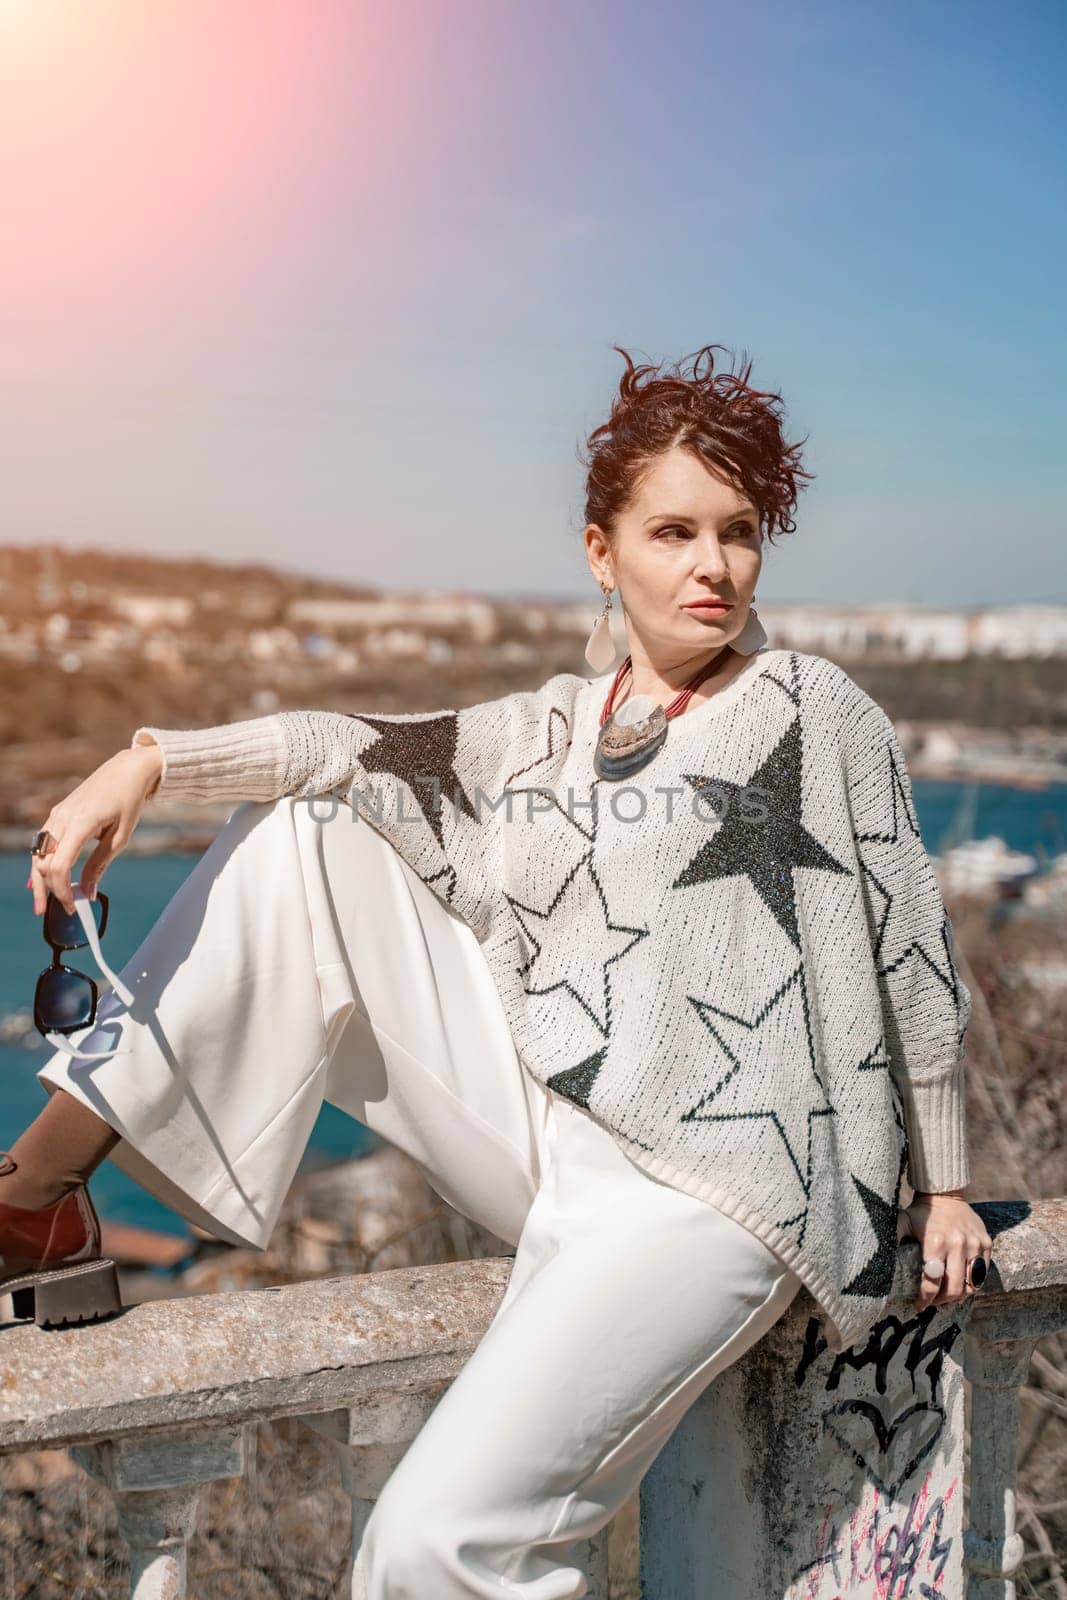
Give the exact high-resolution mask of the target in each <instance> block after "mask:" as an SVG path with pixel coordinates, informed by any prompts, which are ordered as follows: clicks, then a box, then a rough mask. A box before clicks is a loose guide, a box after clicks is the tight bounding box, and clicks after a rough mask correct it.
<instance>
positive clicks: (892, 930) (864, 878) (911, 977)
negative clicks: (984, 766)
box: [848, 695, 971, 1193]
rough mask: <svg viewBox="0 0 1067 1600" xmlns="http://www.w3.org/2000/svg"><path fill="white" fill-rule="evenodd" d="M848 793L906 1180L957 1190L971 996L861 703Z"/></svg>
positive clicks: (916, 839) (878, 722) (882, 716)
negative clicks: (896, 1097)
mask: <svg viewBox="0 0 1067 1600" xmlns="http://www.w3.org/2000/svg"><path fill="white" fill-rule="evenodd" d="M848 790H849V802H850V806H851V812H852V822H853V833H854V839H855V844H856V850H857V854H858V858H859V862H860V882H861V885H862V890H863V898H864V904H865V909H866V915H867V920H868V926H869V929H870V936H871V948H872V951H873V954H874V960H875V967H876V971H877V974H878V984H879V989H880V992H881V996H882V1007H883V1015H884V1023H885V1043H886V1048H887V1051H888V1059H889V1071H890V1073H891V1076H892V1078H893V1080H894V1083H895V1084H896V1087H897V1089H898V1091H899V1095H900V1102H901V1109H902V1111H903V1116H904V1124H905V1132H906V1136H907V1144H908V1179H909V1182H910V1183H911V1185H912V1187H913V1188H914V1189H916V1190H922V1191H924V1192H927V1193H938V1192H941V1191H943V1190H947V1189H961V1188H964V1187H965V1186H966V1184H967V1183H968V1182H969V1179H970V1160H969V1152H968V1147H967V1129H966V1105H965V1081H964V1037H965V1034H966V1030H967V1024H968V1021H969V1018H970V1011H971V996H970V991H969V990H968V989H967V988H966V986H965V985H964V983H963V981H962V979H961V978H960V976H959V973H958V972H957V970H956V961H955V948H954V943H953V931H952V924H951V921H950V920H949V916H948V913H947V911H946V909H945V902H944V898H943V896H942V892H941V888H940V885H939V883H938V879H937V876H936V874H935V872H934V868H933V863H932V862H931V860H930V857H929V856H928V854H927V852H926V849H925V847H924V845H923V841H922V836H921V834H920V832H919V824H918V818H917V816H916V812H915V802H914V798H913V795H912V785H911V777H910V774H909V772H908V768H907V763H906V761H905V758H904V753H903V750H902V749H901V746H900V741H899V739H898V737H897V733H896V730H895V728H894V727H893V724H892V722H891V721H890V719H889V717H888V716H887V715H886V713H885V712H884V711H883V710H882V708H881V706H879V705H878V704H877V703H876V702H875V701H874V700H872V699H871V698H870V697H869V696H867V695H862V697H861V701H860V704H859V706H858V708H857V709H856V711H855V713H854V715H853V719H852V723H851V727H850V739H849V750H848Z"/></svg>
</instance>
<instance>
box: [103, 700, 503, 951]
mask: <svg viewBox="0 0 1067 1600" xmlns="http://www.w3.org/2000/svg"><path fill="white" fill-rule="evenodd" d="M519 698H522V697H520V696H514V695H504V696H502V697H501V698H499V699H497V700H489V701H483V702H482V703H480V704H478V705H474V706H470V707H468V708H466V709H464V710H460V711H449V710H444V711H433V712H428V713H420V712H415V713H404V714H400V715H384V714H377V713H370V712H366V713H363V712H360V713H352V712H339V711H316V710H298V711H279V712H273V713H271V714H270V715H268V716H263V717H252V718H250V719H248V720H247V721H238V722H228V723H222V724H220V725H219V726H217V727H211V728H161V727H148V726H146V727H140V728H138V729H137V730H136V732H135V733H134V735H133V737H132V739H131V741H130V743H131V747H132V746H136V745H143V744H147V743H149V742H153V741H154V742H155V743H156V744H158V745H159V746H160V748H161V750H162V755H163V769H162V774H161V777H160V780H159V782H158V784H157V785H156V788H155V789H154V790H153V792H152V795H151V796H150V803H151V801H156V800H170V799H173V800H180V801H189V802H193V803H196V802H216V801H218V802H239V801H244V800H253V801H270V800H276V799H280V798H281V797H282V796H285V795H300V796H305V797H309V796H316V795H318V796H324V795H333V796H335V797H338V798H339V799H341V800H344V801H347V802H348V804H349V805H351V806H352V808H353V810H354V811H355V813H356V816H355V818H354V819H353V820H354V821H355V822H356V823H359V822H362V821H363V820H364V819H366V821H367V822H368V823H370V824H371V825H372V826H374V827H375V828H377V829H378V831H379V832H381V833H383V834H385V836H386V837H387V838H388V839H389V841H390V843H391V844H393V845H394V846H395V848H396V849H397V850H398V851H399V853H400V854H401V855H402V856H403V857H404V859H405V860H406V861H407V862H408V864H409V865H410V866H412V867H413V868H414V870H415V871H416V872H417V873H418V875H419V876H420V877H421V878H422V879H423V881H424V882H425V883H427V884H428V886H429V887H430V888H431V889H433V890H434V892H435V893H436V894H437V895H438V896H439V898H441V899H442V900H444V901H445V902H446V904H448V905H449V906H451V907H452V909H454V910H455V911H457V912H458V913H459V914H460V915H461V916H462V917H463V918H464V920H466V921H468V922H469V923H470V924H471V925H472V926H473V927H474V929H475V932H476V933H478V934H479V937H481V936H483V935H484V932H485V930H486V927H487V918H488V902H489V896H490V885H491V884H492V882H493V881H495V878H496V877H497V876H498V874H496V873H495V870H494V863H495V861H496V856H497V853H498V851H499V849H500V842H499V834H500V828H499V816H498V814H497V807H496V805H495V802H497V800H498V786H499V785H500V784H501V783H502V781H503V775H504V774H505V770H506V759H507V752H508V749H509V747H510V743H511V728H512V723H513V702H514V701H515V700H516V699H519ZM327 814H328V813H327V810H326V807H325V804H324V803H321V802H320V805H319V807H318V808H316V815H319V816H321V818H322V820H325V818H326V815H327Z"/></svg>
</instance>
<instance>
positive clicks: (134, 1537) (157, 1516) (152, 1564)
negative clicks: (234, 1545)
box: [70, 1426, 254, 1600]
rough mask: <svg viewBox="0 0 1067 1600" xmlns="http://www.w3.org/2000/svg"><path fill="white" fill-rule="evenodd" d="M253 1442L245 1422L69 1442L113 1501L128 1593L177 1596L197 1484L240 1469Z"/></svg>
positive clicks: (147, 1598)
mask: <svg viewBox="0 0 1067 1600" xmlns="http://www.w3.org/2000/svg"><path fill="white" fill-rule="evenodd" d="M253 1449H254V1436H253V1434H252V1433H251V1429H250V1427H248V1426H242V1427H239V1428H226V1429H219V1430H217V1431H216V1430H202V1431H198V1432H196V1433H188V1432H183V1433H181V1434H178V1433H170V1434H164V1433H161V1434H158V1435H156V1436H153V1437H151V1438H147V1439H108V1440H105V1441H104V1442H103V1443H102V1444H96V1445H74V1446H72V1448H71V1452H70V1453H71V1456H72V1457H73V1459H74V1460H75V1461H76V1462H77V1463H78V1465H79V1466H80V1467H81V1468H82V1469H83V1470H84V1471H85V1472H87V1473H88V1474H89V1475H90V1477H92V1478H95V1479H96V1480H97V1481H98V1482H99V1483H102V1484H104V1485H105V1487H106V1488H108V1489H109V1490H110V1492H111V1495H112V1498H113V1500H114V1502H115V1509H116V1512H117V1514H118V1523H119V1533H120V1534H121V1536H122V1538H123V1539H124V1540H125V1542H126V1545H127V1547H128V1549H129V1552H130V1589H129V1593H130V1597H131V1600H184V1596H185V1593H186V1559H187V1554H188V1546H189V1538H190V1536H191V1534H192V1531H193V1524H194V1522H195V1520H196V1508H197V1503H198V1501H199V1498H200V1491H201V1490H202V1489H203V1487H204V1485H205V1484H207V1483H213V1482H215V1481H216V1480H217V1479H219V1478H236V1477H240V1476H241V1474H242V1473H243V1472H244V1471H245V1470H246V1468H247V1466H248V1463H249V1461H250V1459H251V1454H252V1451H253Z"/></svg>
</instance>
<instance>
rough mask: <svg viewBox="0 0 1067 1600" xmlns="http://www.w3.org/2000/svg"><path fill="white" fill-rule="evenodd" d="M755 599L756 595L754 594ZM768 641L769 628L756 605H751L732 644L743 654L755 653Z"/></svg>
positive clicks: (731, 641)
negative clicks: (761, 618)
mask: <svg viewBox="0 0 1067 1600" xmlns="http://www.w3.org/2000/svg"><path fill="white" fill-rule="evenodd" d="M752 598H753V600H755V598H756V596H755V595H753V596H752ZM766 643H767V630H766V628H764V626H763V623H762V622H761V621H760V619H759V614H758V613H757V611H756V608H755V606H754V605H749V608H748V616H747V617H746V618H745V625H744V627H743V628H742V629H741V632H740V633H739V634H738V635H737V638H736V639H731V640H730V645H731V647H732V648H733V649H734V650H737V651H738V652H739V653H740V654H741V655H743V656H750V655H753V654H754V653H755V652H756V651H757V650H759V649H760V648H761V646H763V645H765V644H766Z"/></svg>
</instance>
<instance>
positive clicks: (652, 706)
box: [593, 694, 670, 782]
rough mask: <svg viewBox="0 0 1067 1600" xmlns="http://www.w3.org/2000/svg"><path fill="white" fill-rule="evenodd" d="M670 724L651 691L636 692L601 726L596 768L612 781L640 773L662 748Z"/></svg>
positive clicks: (602, 776)
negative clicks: (647, 692) (645, 692)
mask: <svg viewBox="0 0 1067 1600" xmlns="http://www.w3.org/2000/svg"><path fill="white" fill-rule="evenodd" d="M669 726H670V723H669V720H668V717H667V713H666V712H665V711H664V709H663V707H662V706H661V705H660V704H659V702H658V701H657V700H653V698H652V696H651V695H650V694H638V695H634V696H633V697H632V698H631V699H629V700H627V701H625V702H624V703H623V705H621V706H620V707H619V709H618V711H615V712H613V713H612V715H611V716H610V717H608V719H607V721H606V722H605V723H604V725H603V727H602V728H601V730H600V733H599V735H598V737H597V742H596V750H595V751H594V753H593V771H594V772H595V773H596V775H597V777H598V778H606V779H607V780H608V781H609V782H614V781H616V780H618V779H619V778H628V777H630V776H631V774H632V773H635V772H640V770H641V768H642V767H647V766H648V763H649V762H650V761H651V760H652V758H653V756H654V755H655V754H656V752H657V751H658V750H659V749H661V748H662V745H663V742H664V740H665V739H666V737H667V729H668V727H669Z"/></svg>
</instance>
